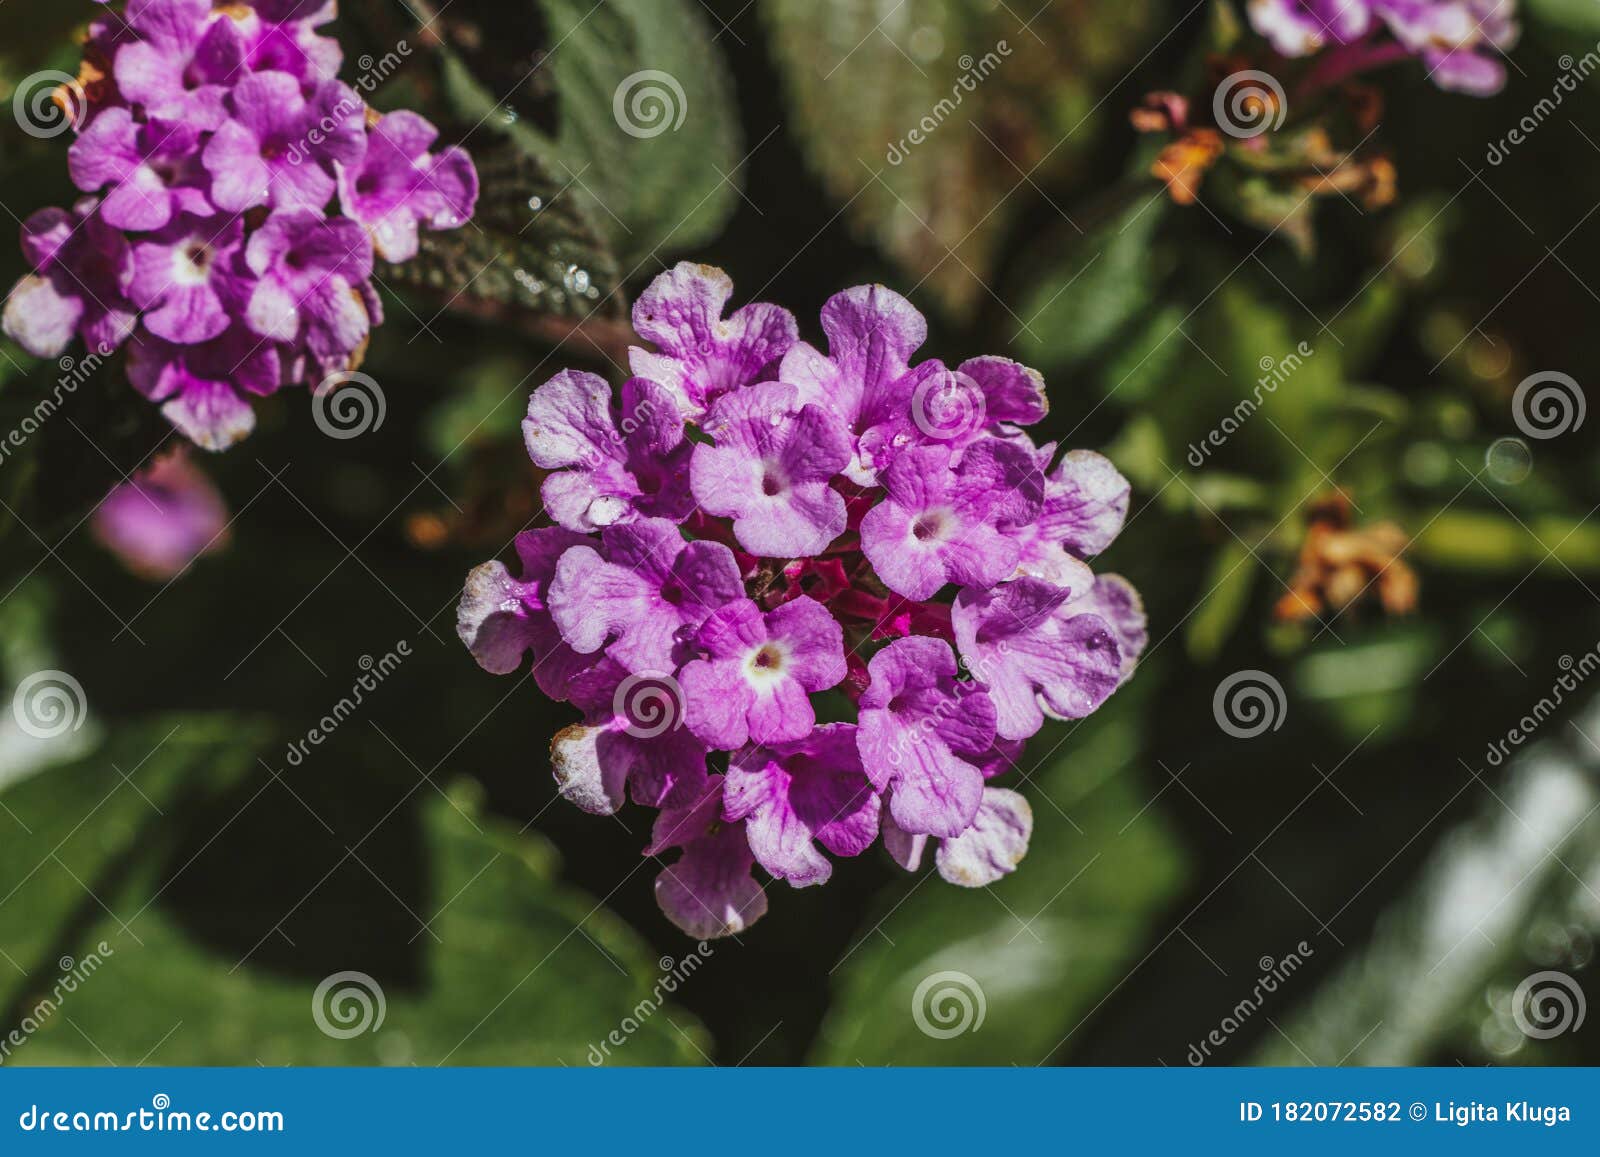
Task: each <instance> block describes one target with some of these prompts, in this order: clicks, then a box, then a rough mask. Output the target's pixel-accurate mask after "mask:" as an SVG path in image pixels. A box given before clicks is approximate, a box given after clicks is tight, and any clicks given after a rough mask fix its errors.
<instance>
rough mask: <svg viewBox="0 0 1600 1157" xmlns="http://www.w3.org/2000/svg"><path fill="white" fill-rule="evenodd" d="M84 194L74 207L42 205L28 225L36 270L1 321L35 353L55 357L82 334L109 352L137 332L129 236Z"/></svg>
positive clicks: (14, 293)
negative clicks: (128, 289)
mask: <svg viewBox="0 0 1600 1157" xmlns="http://www.w3.org/2000/svg"><path fill="white" fill-rule="evenodd" d="M98 204H99V203H98V202H97V201H95V200H94V199H93V198H91V197H85V198H84V199H82V200H80V201H79V202H78V204H77V205H76V206H75V207H74V208H73V211H72V212H71V213H68V212H67V211H66V210H65V209H40V210H39V211H38V212H37V213H35V214H33V215H32V216H31V217H29V218H28V219H27V220H26V221H25V222H23V225H22V252H23V256H24V257H26V258H27V260H28V264H29V265H30V266H31V267H32V268H33V270H34V272H33V273H31V274H29V275H28V276H26V277H24V278H23V279H22V280H21V281H19V282H17V284H16V285H15V286H14V287H13V288H12V290H11V293H10V294H9V295H8V296H7V297H6V303H5V311H4V314H3V315H0V328H3V329H4V331H5V334H6V336H7V337H9V338H11V340H12V341H14V342H16V343H17V344H18V345H20V346H21V347H22V348H23V349H25V350H27V351H28V352H29V353H30V354H33V355H34V356H35V357H42V358H53V357H55V356H57V355H58V354H60V353H61V352H62V351H63V350H65V349H66V348H67V346H68V344H69V343H70V342H71V341H72V338H73V335H74V334H81V335H82V336H83V339H84V341H85V342H86V343H87V344H88V345H89V347H90V348H91V349H92V350H94V351H95V352H97V353H101V354H104V353H109V352H110V351H111V350H113V349H115V348H116V347H117V346H120V345H121V344H122V343H123V342H124V341H125V340H127V338H128V335H129V334H131V333H132V332H133V328H134V325H135V324H136V321H137V316H138V315H137V311H136V310H135V309H134V307H133V305H132V304H131V303H130V302H128V301H127V299H126V298H125V297H124V296H123V292H122V286H123V284H124V283H125V281H126V279H127V277H128V272H129V269H130V263H131V260H132V259H131V257H130V256H129V252H128V243H127V241H126V240H125V239H124V237H123V235H122V234H121V233H120V232H118V231H117V230H116V229H113V228H111V227H110V226H109V225H107V224H106V222H105V220H104V219H103V218H102V217H101V216H100V215H99V212H98Z"/></svg>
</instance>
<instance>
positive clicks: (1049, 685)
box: [950, 578, 1122, 739]
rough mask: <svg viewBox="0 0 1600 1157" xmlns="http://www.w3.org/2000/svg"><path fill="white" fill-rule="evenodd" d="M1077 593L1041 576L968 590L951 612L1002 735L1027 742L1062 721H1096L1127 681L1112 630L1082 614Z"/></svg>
mask: <svg viewBox="0 0 1600 1157" xmlns="http://www.w3.org/2000/svg"><path fill="white" fill-rule="evenodd" d="M1071 599H1072V592H1071V591H1068V590H1066V589H1064V588H1062V587H1058V586H1054V585H1053V584H1051V583H1047V582H1044V581H1042V580H1040V579H1034V578H1020V579H1017V580H1016V581H1015V582H1009V583H1003V584H1001V585H1000V586H997V587H995V588H994V589H993V590H989V591H978V590H970V589H969V590H964V591H962V592H961V593H960V594H958V595H957V596H956V601H955V606H954V607H953V608H952V610H951V614H950V620H951V625H952V626H953V627H954V628H955V634H956V645H957V646H958V647H959V648H960V651H961V659H962V662H963V663H965V664H966V666H967V668H968V669H969V670H971V671H972V672H973V673H974V674H975V675H976V676H977V678H979V679H980V680H982V682H983V683H984V684H985V685H986V686H987V687H988V689H989V697H990V698H991V699H992V700H994V705H995V730H996V732H997V733H998V734H999V735H1000V736H1001V737H1002V738H1004V739H1027V738H1028V737H1029V736H1031V735H1032V734H1034V732H1036V731H1038V730H1039V728H1040V727H1041V726H1043V724H1044V717H1045V714H1046V712H1048V713H1049V714H1050V715H1051V716H1052V717H1053V718H1056V719H1081V718H1083V717H1084V716H1085V715H1088V714H1089V713H1090V712H1091V711H1093V710H1094V709H1095V708H1096V707H1099V706H1100V704H1101V703H1103V702H1105V699H1106V696H1108V695H1110V694H1111V692H1113V691H1115V690H1116V689H1117V685H1118V684H1119V683H1121V681H1122V654H1121V652H1120V650H1119V649H1118V647H1117V640H1116V635H1115V633H1114V632H1113V631H1112V629H1111V625H1110V624H1109V623H1107V622H1106V621H1105V620H1104V619H1102V618H1100V617H1099V616H1098V615H1093V614H1085V613H1082V612H1079V611H1077V610H1076V609H1075V608H1074V606H1073V604H1072V602H1071Z"/></svg>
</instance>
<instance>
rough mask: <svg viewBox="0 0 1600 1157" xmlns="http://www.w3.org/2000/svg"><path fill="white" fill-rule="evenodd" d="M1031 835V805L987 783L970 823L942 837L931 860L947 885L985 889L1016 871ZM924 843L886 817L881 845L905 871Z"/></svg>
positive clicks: (918, 858)
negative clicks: (962, 828) (952, 836)
mask: <svg viewBox="0 0 1600 1157" xmlns="http://www.w3.org/2000/svg"><path fill="white" fill-rule="evenodd" d="M1032 835H1033V809H1032V808H1031V807H1029V806H1028V801H1027V800H1026V799H1025V798H1024V797H1023V796H1021V795H1019V794H1018V793H1017V792H1014V791H1010V790H1008V789H1006V788H1001V787H986V788H984V789H983V798H982V800H981V801H980V802H979V804H978V813H977V815H976V816H975V817H974V818H973V821H972V826H971V827H969V828H968V829H967V830H966V831H964V832H962V833H961V834H960V835H959V836H956V837H955V838H954V839H947V840H941V841H940V842H939V850H938V851H937V852H935V853H934V861H935V863H936V864H937V866H938V869H939V875H940V876H942V877H943V878H944V879H945V880H946V881H948V882H949V883H952V884H957V885H960V886H961V887H963V888H983V887H987V886H988V885H990V884H993V883H995V882H996V881H998V880H1001V879H1003V878H1004V877H1005V876H1006V875H1008V874H1010V873H1011V872H1013V871H1015V870H1016V867H1017V865H1018V864H1020V863H1021V862H1022V858H1023V856H1025V855H1027V853H1028V840H1029V839H1030V838H1031V837H1032ZM927 843H928V837H927V836H925V835H913V834H912V833H910V832H907V831H904V830H902V829H901V828H900V827H898V826H897V825H896V824H895V823H894V821H893V820H892V819H888V820H885V821H884V825H883V844H884V848H885V849H886V850H887V851H888V853H889V856H890V858H892V859H893V860H894V861H895V863H897V864H899V865H900V866H901V867H902V868H904V869H906V871H908V872H914V871H916V870H917V867H918V866H919V865H920V864H921V862H922V853H923V850H924V849H925V848H926V846H927Z"/></svg>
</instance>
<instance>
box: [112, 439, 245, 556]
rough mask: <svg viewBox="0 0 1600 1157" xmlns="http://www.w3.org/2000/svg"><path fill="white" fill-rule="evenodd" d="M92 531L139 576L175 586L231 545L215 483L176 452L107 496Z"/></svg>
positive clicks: (157, 460)
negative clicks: (193, 567)
mask: <svg viewBox="0 0 1600 1157" xmlns="http://www.w3.org/2000/svg"><path fill="white" fill-rule="evenodd" d="M90 526H91V528H92V530H93V532H94V536H95V538H97V539H98V540H99V541H100V543H101V545H103V546H104V547H105V548H106V549H107V550H109V551H111V553H113V554H115V555H116V556H117V557H118V558H119V559H121V560H122V563H123V565H124V566H126V567H127V568H128V569H129V570H130V571H132V572H133V573H134V574H136V575H139V576H140V577H142V578H147V579H151V580H152V581H163V580H171V579H174V578H176V577H177V576H178V575H180V574H182V573H183V572H184V571H186V570H188V569H189V565H190V564H191V563H192V562H194V560H195V559H197V558H199V557H200V556H201V555H203V554H209V553H211V552H212V551H215V550H219V549H221V548H222V547H223V546H224V545H225V544H226V543H227V537H228V507H227V504H226V503H224V502H223V500H222V495H221V494H220V493H218V492H217V488H216V486H215V485H213V484H212V482H211V479H209V478H207V477H206V476H205V474H204V472H202V471H201V470H200V469H199V468H198V467H196V466H195V464H194V463H193V462H191V461H190V460H189V458H188V455H186V454H184V453H182V452H181V451H177V452H174V453H171V454H167V455H164V456H163V457H160V458H157V459H156V460H155V461H154V462H153V463H151V465H150V467H149V468H148V469H146V470H142V471H140V472H139V473H137V474H135V475H134V476H133V477H132V478H130V479H129V480H128V481H126V482H124V483H122V484H121V485H119V486H117V487H116V489H114V490H112V492H111V493H110V494H108V495H106V498H105V500H104V501H103V502H101V503H100V505H99V506H98V507H97V508H96V509H95V512H94V517H93V519H92V520H91V521H90Z"/></svg>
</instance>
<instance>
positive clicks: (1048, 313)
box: [1017, 193, 1183, 401]
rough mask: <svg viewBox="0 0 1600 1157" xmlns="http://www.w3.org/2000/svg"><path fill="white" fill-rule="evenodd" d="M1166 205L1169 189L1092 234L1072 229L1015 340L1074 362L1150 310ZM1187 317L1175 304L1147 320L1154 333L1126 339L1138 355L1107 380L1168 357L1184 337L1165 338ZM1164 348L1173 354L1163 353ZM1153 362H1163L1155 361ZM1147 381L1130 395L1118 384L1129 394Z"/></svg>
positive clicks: (1028, 298) (1028, 304)
mask: <svg viewBox="0 0 1600 1157" xmlns="http://www.w3.org/2000/svg"><path fill="white" fill-rule="evenodd" d="M1168 206H1169V202H1168V201H1167V198H1166V195H1165V194H1164V193H1157V194H1155V195H1154V196H1153V197H1140V198H1137V199H1136V200H1134V201H1133V202H1132V203H1130V204H1129V205H1127V206H1126V207H1125V208H1124V209H1123V210H1122V211H1121V212H1120V213H1117V214H1115V215H1114V216H1112V217H1111V218H1110V219H1109V220H1107V221H1106V222H1105V224H1103V225H1101V226H1100V227H1099V228H1098V229H1094V230H1092V231H1090V233H1089V234H1088V235H1087V236H1085V237H1082V238H1077V235H1076V233H1074V234H1073V237H1074V238H1076V240H1075V242H1074V243H1073V244H1072V246H1071V253H1070V256H1069V257H1068V258H1067V259H1066V260H1065V261H1063V262H1061V263H1060V264H1058V265H1056V266H1054V267H1053V268H1051V269H1049V270H1048V271H1047V272H1045V273H1043V274H1042V275H1041V276H1040V277H1039V278H1038V279H1037V280H1036V281H1035V282H1034V283H1033V284H1032V285H1031V286H1030V287H1029V288H1028V290H1027V291H1026V292H1025V293H1024V294H1023V296H1022V301H1021V304H1020V305H1019V306H1018V309H1017V312H1018V313H1019V314H1020V315H1021V319H1022V320H1021V328H1020V329H1019V331H1018V333H1017V345H1018V348H1019V349H1020V350H1021V351H1022V357H1023V359H1024V360H1025V361H1028V362H1029V363H1031V364H1034V365H1041V366H1046V367H1049V368H1052V369H1053V368H1058V367H1059V368H1069V367H1071V366H1073V365H1075V364H1077V363H1078V362H1080V361H1082V360H1084V359H1085V358H1088V357H1090V356H1092V355H1094V354H1097V353H1100V352H1101V351H1102V349H1104V348H1105V347H1106V346H1107V345H1108V344H1109V343H1110V342H1111V340H1112V339H1113V338H1115V337H1116V336H1117V335H1118V334H1119V333H1120V332H1122V331H1123V330H1124V329H1125V328H1126V327H1128V326H1129V325H1130V324H1132V323H1133V322H1134V321H1135V319H1137V318H1138V317H1139V316H1140V315H1141V314H1143V313H1145V311H1146V310H1147V309H1148V308H1149V307H1150V305H1151V303H1152V301H1153V299H1154V297H1155V294H1156V290H1157V287H1158V285H1159V281H1160V276H1159V273H1158V259H1157V254H1156V252H1155V248H1154V241H1155V234H1156V230H1157V229H1159V228H1160V226H1161V223H1162V221H1163V220H1165V218H1166V215H1167V210H1168ZM1174 314H1175V315H1176V316H1174ZM1182 320H1183V311H1182V310H1179V309H1178V308H1177V307H1176V306H1169V307H1168V308H1167V309H1166V310H1163V311H1162V312H1161V313H1159V314H1158V315H1157V316H1156V317H1154V318H1152V319H1150V320H1149V322H1148V323H1147V324H1145V325H1144V326H1143V327H1142V328H1141V334H1148V335H1149V336H1148V337H1143V336H1141V337H1140V338H1138V339H1136V340H1135V341H1133V342H1131V343H1128V345H1129V346H1130V348H1132V349H1137V350H1138V351H1139V352H1138V355H1137V356H1134V357H1130V358H1128V360H1127V364H1126V365H1124V366H1122V367H1121V369H1122V372H1121V373H1120V374H1117V375H1115V376H1112V375H1111V374H1109V373H1108V374H1107V375H1106V377H1107V378H1108V380H1109V382H1110V383H1111V384H1112V385H1117V384H1118V383H1119V382H1124V379H1128V378H1132V377H1134V376H1141V378H1142V376H1143V375H1144V374H1145V373H1146V372H1148V371H1150V370H1154V371H1155V372H1159V371H1160V369H1162V368H1164V367H1166V366H1167V365H1169V364H1170V361H1169V358H1170V356H1171V355H1175V354H1176V353H1178V352H1179V351H1178V346H1179V344H1181V343H1176V342H1169V341H1167V340H1166V339H1167V338H1169V337H1171V336H1173V331H1174V330H1175V329H1176V328H1177V327H1178V325H1179V324H1181V322H1182ZM1163 351H1165V353H1166V354H1167V355H1168V357H1165V358H1163V357H1158V356H1157V355H1158V354H1160V353H1162V352H1163ZM1147 355H1148V356H1147ZM1151 362H1157V363H1158V364H1157V366H1155V367H1152V366H1151ZM1124 384H1125V382H1124ZM1147 384H1148V383H1147V381H1145V380H1141V383H1140V385H1139V386H1135V387H1134V389H1133V390H1131V391H1128V392H1127V393H1126V394H1125V395H1124V391H1123V390H1122V389H1120V388H1119V390H1118V392H1119V395H1122V396H1126V397H1127V398H1128V400H1130V401H1131V400H1133V398H1134V396H1135V395H1137V394H1138V393H1139V392H1140V390H1141V388H1143V387H1144V386H1146V385H1147Z"/></svg>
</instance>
